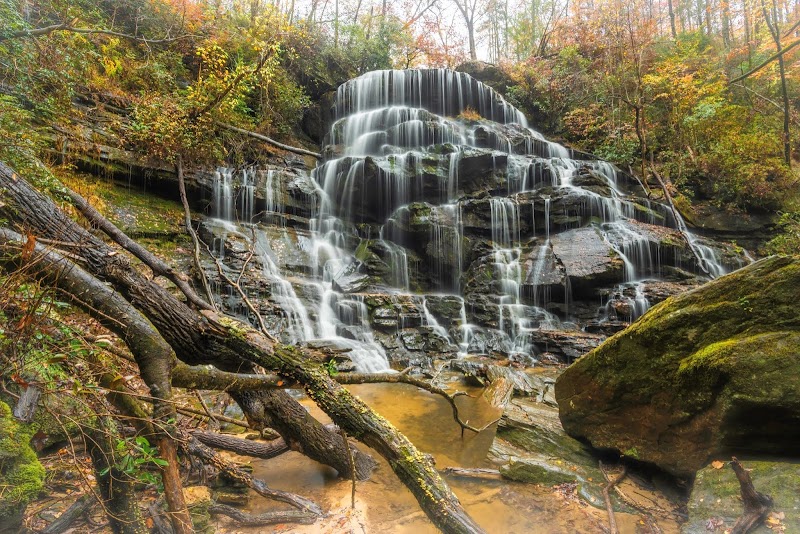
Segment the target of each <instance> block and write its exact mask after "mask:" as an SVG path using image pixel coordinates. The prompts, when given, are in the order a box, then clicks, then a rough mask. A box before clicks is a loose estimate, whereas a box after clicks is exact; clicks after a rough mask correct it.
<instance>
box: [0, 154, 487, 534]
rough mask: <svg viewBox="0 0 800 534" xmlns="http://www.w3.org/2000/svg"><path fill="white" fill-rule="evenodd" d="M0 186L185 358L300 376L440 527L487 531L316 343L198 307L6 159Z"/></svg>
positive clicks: (18, 214) (26, 219) (33, 224)
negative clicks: (289, 341)
mask: <svg viewBox="0 0 800 534" xmlns="http://www.w3.org/2000/svg"><path fill="white" fill-rule="evenodd" d="M0 187H2V188H4V189H5V195H4V198H3V200H4V201H5V202H6V203H5V204H3V205H0V215H2V216H4V217H6V218H7V219H9V220H11V221H15V222H16V223H18V224H20V225H23V226H25V227H27V228H28V229H29V230H30V231H34V232H35V233H37V234H39V235H45V236H47V237H49V238H52V239H57V240H60V241H67V242H70V243H75V244H78V243H79V244H82V245H83V246H81V247H79V248H77V250H75V252H76V253H77V254H79V255H80V257H81V258H82V260H83V261H85V262H86V264H87V269H89V270H90V271H91V272H92V273H94V274H95V275H97V276H101V277H103V278H104V279H106V280H108V281H109V282H111V283H112V284H113V285H114V286H115V288H116V289H117V290H118V291H120V292H121V293H122V294H123V295H124V296H125V297H126V298H127V299H128V300H129V301H130V302H131V303H132V304H133V305H134V306H136V307H137V308H138V309H139V310H141V311H142V312H143V313H144V314H145V315H146V316H147V317H148V319H150V321H151V322H152V323H153V325H154V326H155V327H156V328H157V329H158V331H159V333H160V334H161V335H162V336H163V337H164V338H165V339H166V340H167V342H168V343H169V344H170V345H171V346H172V347H173V348H174V349H175V352H176V354H177V355H178V357H179V358H180V359H181V360H183V361H184V362H186V363H190V364H197V363H209V362H214V363H215V364H217V365H218V364H219V363H220V362H222V363H224V364H225V365H226V367H228V368H233V369H236V368H240V367H241V360H246V361H248V362H251V363H253V364H256V365H259V366H261V367H263V368H265V369H267V370H273V371H276V372H278V373H279V374H281V375H282V376H284V377H286V378H289V379H291V380H295V381H297V382H299V383H300V384H302V385H303V387H304V388H305V389H306V392H307V393H308V395H309V396H310V397H311V399H313V400H314V401H315V402H316V403H317V405H318V406H320V408H322V410H323V411H324V412H326V413H327V414H328V415H329V416H330V417H331V419H333V421H334V422H335V423H336V424H337V425H338V426H339V427H340V428H342V429H344V430H345V431H346V432H347V433H348V434H349V435H350V436H352V437H355V438H356V439H358V440H360V441H361V442H363V443H365V444H366V445H368V446H370V447H372V448H373V449H375V450H376V451H378V452H379V453H380V454H381V455H382V456H383V457H384V458H386V459H387V460H388V462H389V465H390V466H391V467H392V469H393V470H394V472H395V473H396V474H397V476H398V477H399V478H400V480H401V481H402V482H403V483H404V484H405V485H406V486H407V487H408V488H409V489H410V490H411V492H412V493H413V494H414V496H415V497H416V499H417V501H418V502H419V504H420V506H421V507H422V509H423V510H424V511H425V513H426V514H427V515H428V517H429V518H430V519H431V521H432V522H433V523H434V524H435V525H436V526H437V527H439V528H440V529H441V530H443V531H444V532H448V533H450V532H453V533H456V532H458V533H461V532H465V533H475V532H483V530H482V529H481V528H480V527H479V526H478V525H477V523H475V522H474V521H473V520H472V518H471V517H470V516H469V515H468V514H467V513H466V512H465V511H464V509H463V507H462V506H461V503H460V502H459V500H458V498H457V497H456V496H455V495H454V494H453V493H452V491H451V490H450V488H449V486H448V485H447V484H446V483H445V481H444V480H443V479H442V478H441V476H440V475H439V473H438V472H437V471H436V469H435V468H434V466H433V462H432V460H431V459H430V458H429V457H428V456H427V455H424V454H423V453H421V452H420V451H419V450H417V449H416V447H414V445H413V444H412V443H411V442H410V441H409V440H408V439H407V438H406V437H405V436H404V435H402V434H401V433H400V432H398V431H397V429H395V428H394V427H393V426H392V425H391V424H389V423H388V422H387V421H386V420H385V419H383V418H382V417H380V416H378V415H377V414H376V413H375V412H373V411H372V410H371V409H370V408H369V406H367V405H366V404H365V403H363V402H362V401H361V400H359V399H357V398H355V397H354V396H353V395H351V394H350V392H348V391H347V390H346V389H344V388H342V387H341V386H340V385H339V384H338V383H336V382H335V381H334V380H333V379H332V378H331V377H330V376H329V375H328V374H327V373H326V372H324V370H323V369H322V367H321V366H320V365H319V364H317V363H313V358H312V357H313V356H314V354H315V350H314V349H310V348H296V347H287V346H281V345H276V344H274V343H273V342H272V341H270V340H269V339H268V338H267V337H266V336H264V335H263V334H261V333H260V332H258V331H256V330H254V329H252V328H251V327H249V326H248V325H244V324H243V323H241V322H239V321H236V320H234V319H230V318H227V317H223V316H219V315H217V314H215V313H213V312H210V311H204V312H203V313H199V312H196V311H195V310H192V309H191V308H189V307H188V306H187V305H186V304H185V303H183V302H181V301H180V300H178V299H176V298H175V297H174V296H173V295H172V294H170V293H169V292H168V291H166V290H165V289H164V288H162V287H161V286H159V285H158V284H156V283H154V282H153V281H151V280H149V279H147V278H145V277H144V276H142V275H141V274H140V273H139V272H137V271H136V270H135V269H133V268H132V266H131V265H130V263H129V262H128V261H127V259H126V258H125V257H124V255H122V254H119V253H118V251H115V250H113V249H111V248H110V247H108V246H107V245H106V244H105V243H104V242H102V241H101V240H99V239H97V238H96V237H94V236H93V235H91V234H90V233H89V232H87V231H86V230H84V229H83V228H81V227H80V226H79V225H77V224H75V222H74V221H72V220H71V219H69V218H68V217H67V216H66V215H65V214H64V213H63V212H62V211H61V210H59V209H58V208H57V207H56V206H55V205H54V204H53V202H52V201H51V200H50V199H49V198H48V197H46V196H44V195H42V194H41V193H39V192H38V191H36V190H35V189H34V188H32V187H31V186H30V184H28V183H27V182H26V181H25V180H23V179H22V178H21V177H20V176H18V175H17V174H16V173H14V172H13V171H12V170H11V169H10V168H9V167H7V166H6V165H4V164H0ZM237 364H238V367H237ZM337 441H338V442H339V443H341V440H340V439H337ZM345 454H346V452H345ZM345 460H346V459H345Z"/></svg>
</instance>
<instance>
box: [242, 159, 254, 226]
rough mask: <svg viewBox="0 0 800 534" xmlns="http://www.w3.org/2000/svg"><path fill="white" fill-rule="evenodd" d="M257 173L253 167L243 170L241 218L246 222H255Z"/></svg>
mask: <svg viewBox="0 0 800 534" xmlns="http://www.w3.org/2000/svg"><path fill="white" fill-rule="evenodd" d="M256 179H257V177H256V173H255V171H254V170H252V169H244V170H243V171H242V189H241V205H242V209H241V210H240V212H239V219H240V220H241V221H242V222H245V223H251V222H253V217H254V215H255V194H256Z"/></svg>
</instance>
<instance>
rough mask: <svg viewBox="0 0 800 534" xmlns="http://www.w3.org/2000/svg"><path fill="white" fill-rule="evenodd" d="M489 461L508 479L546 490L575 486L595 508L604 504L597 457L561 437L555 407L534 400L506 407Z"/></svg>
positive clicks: (522, 399)
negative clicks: (539, 486)
mask: <svg viewBox="0 0 800 534" xmlns="http://www.w3.org/2000/svg"><path fill="white" fill-rule="evenodd" d="M489 459H490V460H491V461H493V462H494V463H497V464H500V465H501V467H500V472H501V473H502V475H503V476H504V477H506V478H510V479H512V480H517V481H520V482H528V483H533V484H543V485H547V486H553V485H557V484H562V483H565V482H571V483H577V484H578V493H579V495H580V496H581V497H583V498H584V499H586V500H587V501H588V502H589V503H591V504H592V505H594V506H597V507H604V506H605V503H604V499H603V494H602V491H603V485H604V484H605V479H604V478H603V474H602V473H601V472H600V470H599V469H598V467H597V466H598V464H597V459H596V458H595V457H594V456H593V455H592V454H591V452H590V450H589V449H588V448H587V447H586V446H585V445H583V444H582V443H580V442H579V441H577V440H575V439H573V438H571V437H569V436H567V435H566V434H565V433H564V431H563V429H562V428H561V424H560V422H559V420H558V410H557V409H555V408H553V407H550V406H547V405H545V404H542V403H538V402H536V401H535V400H534V399H532V398H514V399H512V400H511V402H509V403H508V405H507V406H506V409H505V412H504V413H503V416H502V418H501V419H500V422H499V424H498V426H497V434H496V436H495V439H494V442H493V443H492V447H491V449H490V450H489ZM615 504H618V503H616V502H615Z"/></svg>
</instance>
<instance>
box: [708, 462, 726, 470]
mask: <svg viewBox="0 0 800 534" xmlns="http://www.w3.org/2000/svg"><path fill="white" fill-rule="evenodd" d="M724 465H725V464H724V463H723V462H720V461H719V460H714V461H713V462H711V467H713V468H714V469H722V466H724Z"/></svg>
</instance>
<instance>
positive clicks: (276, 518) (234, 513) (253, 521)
mask: <svg viewBox="0 0 800 534" xmlns="http://www.w3.org/2000/svg"><path fill="white" fill-rule="evenodd" d="M208 511H209V512H211V514H212V515H225V516H228V517H230V518H231V519H233V520H234V521H236V522H237V523H238V524H239V526H240V527H266V526H268V525H277V524H279V523H300V524H302V525H311V524H312V523H314V522H315V521H316V520H317V516H315V515H314V514H310V513H308V512H301V511H299V510H288V511H285V512H266V513H263V514H257V515H256V514H248V513H246V512H242V511H241V510H237V509H236V508H234V507H232V506H227V505H225V504H212V505H211V506H209V507H208Z"/></svg>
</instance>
